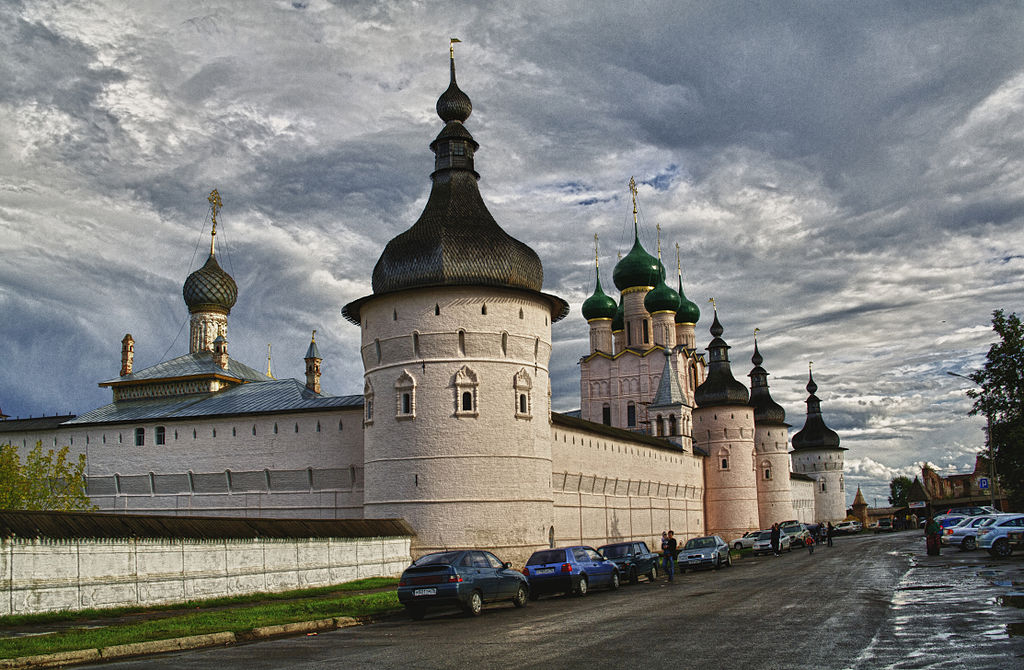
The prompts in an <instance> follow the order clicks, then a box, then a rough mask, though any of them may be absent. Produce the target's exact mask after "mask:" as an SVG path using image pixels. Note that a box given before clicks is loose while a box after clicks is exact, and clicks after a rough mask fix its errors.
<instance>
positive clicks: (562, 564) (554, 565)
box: [523, 546, 619, 600]
mask: <svg viewBox="0 0 1024 670" xmlns="http://www.w3.org/2000/svg"><path fill="white" fill-rule="evenodd" d="M523 574H524V575H525V576H526V578H527V580H528V581H529V582H530V598H533V599H534V600H536V599H537V598H538V597H540V595H541V594H542V593H574V594H576V595H578V596H585V595H587V592H588V591H589V590H590V588H591V587H594V586H607V587H608V588H611V589H617V588H619V568H618V566H616V565H615V563H613V562H612V561H609V560H608V559H607V558H605V557H604V556H602V555H601V554H599V553H597V551H595V550H594V549H593V548H591V547H584V546H576V547H561V548H558V549H541V550H540V551H535V552H533V555H532V556H530V558H529V560H527V561H526V567H524V568H523Z"/></svg>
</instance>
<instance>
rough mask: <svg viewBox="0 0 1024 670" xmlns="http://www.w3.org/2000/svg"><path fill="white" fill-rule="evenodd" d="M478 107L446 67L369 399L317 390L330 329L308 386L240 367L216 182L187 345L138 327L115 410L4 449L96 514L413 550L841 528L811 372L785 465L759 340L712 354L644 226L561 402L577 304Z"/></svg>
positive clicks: (377, 324)
mask: <svg viewBox="0 0 1024 670" xmlns="http://www.w3.org/2000/svg"><path fill="white" fill-rule="evenodd" d="M471 112H472V104H471V102H470V99H469V97H468V96H467V95H466V94H465V93H464V92H463V91H462V90H461V89H460V88H459V86H458V84H457V83H456V78H455V61H454V57H452V59H451V62H450V85H449V87H448V89H447V90H446V91H445V92H444V93H443V94H442V95H441V97H440V99H439V100H438V102H437V113H438V115H439V117H440V118H441V121H442V123H443V128H442V129H441V131H440V133H439V134H438V135H437V137H436V138H435V139H434V141H433V142H432V143H431V144H430V148H431V150H432V151H433V153H434V156H435V164H434V172H433V173H432V174H431V180H432V187H431V192H430V195H429V198H428V201H427V204H426V206H425V208H424V211H423V213H422V214H421V216H420V218H419V219H418V220H417V221H416V222H415V223H414V224H413V225H412V227H410V228H409V229H408V230H407V231H405V232H404V233H402V234H400V235H399V236H397V237H396V238H394V239H393V240H391V241H390V242H388V243H387V245H386V246H385V247H384V250H383V252H382V254H381V256H380V258H379V260H378V261H377V264H376V266H375V268H374V270H373V276H372V293H370V294H369V295H367V296H365V297H363V298H360V299H358V300H355V301H353V302H351V303H349V304H347V305H345V306H344V308H343V309H342V314H343V315H344V316H345V318H346V319H348V320H349V321H350V322H351V323H352V324H354V326H356V327H358V328H359V329H360V350H359V355H360V357H361V359H362V363H363V370H364V376H363V393H362V394H361V395H353V396H329V395H325V394H323V393H322V392H321V389H320V376H321V363H322V360H321V358H320V355H319V352H318V349H317V346H316V339H315V333H314V336H313V337H312V338H311V341H310V344H309V347H308V349H307V351H306V354H305V357H304V359H305V369H306V379H305V380H304V381H300V380H293V379H288V380H277V379H274V378H273V377H271V376H270V374H269V369H268V371H267V373H266V374H264V373H261V372H259V371H257V370H255V369H253V368H251V367H248V366H246V365H245V364H243V363H240V362H238V361H236V360H234V359H232V358H230V356H229V355H228V348H229V340H228V332H227V327H228V317H229V314H230V311H231V308H232V307H233V306H234V303H235V299H236V298H237V291H238V287H237V286H236V285H235V282H234V280H233V279H232V278H231V277H230V276H229V275H228V274H227V273H226V272H225V271H224V270H223V269H222V268H220V266H219V264H218V263H217V260H216V249H215V246H214V241H213V240H215V237H214V236H215V235H216V214H217V210H218V208H219V204H220V203H219V199H215V198H214V195H215V193H214V194H211V206H212V208H213V214H214V228H213V235H212V236H211V244H210V255H209V258H208V260H207V262H206V264H205V265H204V266H203V267H202V268H200V269H199V270H197V271H196V272H194V273H192V275H190V276H189V277H188V279H187V280H186V282H185V286H184V288H183V297H184V299H185V303H186V306H187V308H188V312H189V319H190V324H191V329H190V350H189V353H188V354H185V355H183V356H180V357H178V358H175V359H172V360H170V361H165V362H162V363H159V364H157V365H155V366H152V367H150V368H146V369H143V370H135V368H134V355H135V345H136V343H135V341H134V340H133V339H132V337H131V336H130V335H128V336H126V337H125V338H124V340H123V341H122V343H121V369H120V374H119V375H118V376H117V377H115V378H113V379H110V380H108V381H105V382H103V383H102V384H101V385H104V386H109V387H110V388H111V389H112V393H113V402H112V403H111V404H109V405H106V406H104V407H101V408H98V409H96V410H93V411H91V412H88V413H86V414H84V415H81V416H78V417H74V418H72V419H70V420H67V421H62V422H61V423H60V424H59V425H49V426H40V425H39V424H21V423H20V422H18V421H3V422H0V441H3V442H8V441H9V442H12V443H15V444H18V445H19V446H23V447H25V448H31V446H32V445H34V443H35V441H36V440H42V441H43V443H44V446H49V445H50V444H51V443H52V444H53V445H58V444H60V445H63V444H69V445H71V447H72V450H73V451H77V452H81V453H84V454H85V455H86V457H87V489H88V490H87V492H88V494H89V495H90V497H91V498H92V500H93V502H94V503H96V504H97V505H98V506H99V507H100V508H101V509H103V510H112V511H122V512H134V513H146V512H149V513H165V514H166V513H170V514H188V515H232V516H262V517H308V518H393V517H400V518H403V519H405V520H406V521H408V522H409V523H410V525H411V526H412V527H413V528H414V529H415V530H416V533H417V536H416V538H415V540H414V544H413V549H414V552H417V553H423V552H427V551H431V550H435V549H445V548H449V549H450V548H457V547H485V548H489V549H493V550H495V551H497V552H499V555H501V556H508V557H509V558H510V559H513V560H523V559H525V557H526V556H528V555H529V554H530V553H531V552H532V551H534V550H535V549H537V548H541V547H548V546H555V545H557V544H565V543H584V544H594V545H597V544H599V543H603V542H607V541H616V540H620V539H633V538H635V539H643V540H646V541H647V542H648V543H649V544H651V545H652V546H656V540H657V538H658V537H659V536H660V533H661V531H663V530H668V529H670V528H671V529H673V530H675V531H676V534H677V536H679V537H681V538H683V539H685V538H686V537H688V536H698V535H705V534H711V533H716V534H720V535H722V536H723V537H725V539H726V540H731V539H733V538H734V537H736V536H738V535H739V534H742V533H743V532H745V531H748V530H753V529H756V528H763V527H766V526H768V525H770V524H771V523H773V522H775V521H783V520H787V519H799V520H802V521H808V522H812V521H827V520H831V521H838V520H840V519H842V518H843V517H844V516H845V493H844V482H843V474H842V473H843V466H842V452H843V449H842V448H840V447H839V439H838V436H837V435H836V434H835V433H834V432H833V431H831V430H829V429H828V428H827V427H826V426H825V425H824V422H823V420H822V418H821V411H820V401H819V400H818V399H817V397H816V396H815V395H814V393H815V391H816V387H814V389H812V385H813V380H811V382H810V384H809V385H808V392H809V393H810V397H809V398H808V415H807V416H808V419H807V425H806V426H805V427H804V429H803V430H802V431H800V432H799V433H797V434H796V435H795V436H794V438H793V449H794V450H793V453H792V460H793V467H792V468H791V465H790V458H791V454H790V450H789V440H788V425H787V424H786V423H785V412H784V411H783V410H782V408H781V407H780V406H778V405H777V404H776V403H775V402H774V401H773V400H772V399H771V396H770V394H769V392H768V385H767V372H766V371H765V370H764V368H762V367H761V363H762V359H761V355H760V353H759V352H758V351H757V350H756V347H755V354H754V358H753V359H752V361H753V362H754V368H753V369H752V371H751V373H750V377H751V388H750V389H748V388H747V386H746V385H745V384H743V383H741V382H739V381H737V380H736V379H735V378H734V376H733V373H732V371H731V367H730V365H731V364H730V361H729V355H728V350H729V346H728V344H726V342H725V340H724V339H723V337H722V336H723V334H724V328H723V326H722V325H721V323H720V321H719V317H718V314H717V311H716V312H715V314H714V317H713V324H712V326H711V328H710V334H711V336H712V337H711V340H710V342H709V344H708V345H707V347H706V352H707V355H706V356H705V354H704V353H702V352H701V351H700V350H699V347H698V339H699V336H698V332H697V330H696V324H697V322H698V320H699V318H700V310H699V309H698V308H697V305H696V304H694V303H693V302H691V301H690V300H688V299H687V298H686V296H685V295H684V294H683V289H682V280H681V276H680V277H679V278H678V279H677V281H676V284H677V288H675V289H673V288H671V287H670V286H669V285H668V283H667V282H666V272H665V267H664V265H663V263H662V261H661V259H660V249H659V251H658V257H655V256H652V255H650V254H648V253H647V252H646V251H645V250H644V249H643V246H642V245H641V244H640V242H639V236H638V234H637V230H636V227H634V245H633V248H632V250H631V251H630V252H629V254H627V255H626V256H625V257H623V258H622V259H620V260H619V262H618V263H617V265H616V266H615V268H614V271H613V280H614V283H615V286H616V288H617V289H618V291H619V292H620V296H619V299H618V300H615V299H614V298H613V297H611V296H608V295H606V294H605V293H604V290H603V288H602V286H601V282H600V272H599V268H598V272H597V276H596V281H595V291H594V294H593V295H592V296H591V297H590V298H588V299H587V301H586V302H585V303H584V304H583V308H582V313H583V317H584V318H585V319H586V320H587V322H588V324H589V328H590V351H589V352H587V353H585V354H584V355H583V357H582V359H581V379H580V389H581V394H580V408H581V409H580V415H579V416H578V417H577V416H573V415H565V414H560V413H555V412H552V411H551V383H550V379H549V361H550V356H551V349H552V328H553V327H555V324H557V323H558V322H559V321H560V320H562V319H564V318H565V317H566V316H567V315H568V314H569V306H568V304H567V303H566V302H565V301H564V300H563V299H561V298H559V297H557V296H554V295H551V294H548V293H545V292H543V290H542V286H543V268H542V266H541V262H540V259H539V257H538V256H537V254H536V253H535V252H534V251H533V250H532V249H531V248H530V247H529V246H527V245H526V244H524V243H522V242H520V241H518V240H516V239H514V238H512V237H511V236H509V235H508V234H507V233H506V232H505V231H504V230H502V229H501V227H500V226H499V225H498V223H497V222H496V221H495V220H494V218H493V217H492V216H491V214H490V213H489V212H488V210H487V207H486V205H485V204H484V201H483V198H482V196H481V194H480V191H479V189H478V184H477V180H478V178H479V175H478V174H477V172H476V171H475V168H474V154H475V152H476V151H477V150H478V149H479V145H478V144H477V142H476V141H475V140H474V139H473V136H472V135H471V134H470V132H469V130H468V129H467V128H466V125H465V123H466V121H467V119H468V118H469V116H470V114H471ZM635 197H636V194H635V190H634V215H635ZM634 226H636V219H635V216H634ZM659 246H660V245H659ZM677 271H678V258H677Z"/></svg>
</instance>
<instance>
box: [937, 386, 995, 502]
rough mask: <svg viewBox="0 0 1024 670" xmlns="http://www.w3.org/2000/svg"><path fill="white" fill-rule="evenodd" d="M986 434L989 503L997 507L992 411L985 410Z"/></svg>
mask: <svg viewBox="0 0 1024 670" xmlns="http://www.w3.org/2000/svg"><path fill="white" fill-rule="evenodd" d="M946 374H947V375H949V376H951V377H960V378H961V379H966V380H967V381H969V382H971V383H972V384H974V383H975V382H974V380H973V379H971V378H970V377H968V376H967V375H962V374H959V373H956V372H949V371H948V370H947V371H946ZM985 436H986V438H987V440H986V441H987V442H988V495H989V501H990V502H989V504H990V505H991V506H992V507H993V508H995V506H996V459H995V454H994V453H993V452H992V412H991V411H990V410H987V409H986V410H985Z"/></svg>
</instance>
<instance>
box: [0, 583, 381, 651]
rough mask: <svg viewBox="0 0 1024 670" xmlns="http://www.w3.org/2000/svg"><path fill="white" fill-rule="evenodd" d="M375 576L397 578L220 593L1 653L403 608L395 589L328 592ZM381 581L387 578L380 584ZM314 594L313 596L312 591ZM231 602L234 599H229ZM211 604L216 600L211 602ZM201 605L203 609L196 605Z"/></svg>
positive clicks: (12, 645) (8, 643) (23, 640)
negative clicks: (160, 613)
mask: <svg viewBox="0 0 1024 670" xmlns="http://www.w3.org/2000/svg"><path fill="white" fill-rule="evenodd" d="M370 581H373V582H374V583H375V586H390V585H394V583H395V582H396V580H394V579H387V580H361V581H360V582H351V583H349V584H344V585H339V586H337V587H327V588H324V589H309V590H304V591H301V592H290V593H291V595H290V596H289V595H288V594H257V595H253V596H246V597H244V598H219V599H216V600H212V601H203V602H202V603H201V604H200V605H198V606H197V605H196V604H195V603H192V604H191V608H192V609H191V610H188V609H187V608H185V607H183V606H177V607H175V608H164V609H165V610H168V609H171V610H173V609H181V610H182V613H181V614H180V615H177V616H169V617H164V618H160V619H151V620H144V621H138V622H132V623H124V624H116V625H112V626H105V627H102V628H71V629H68V630H66V631H62V632H57V633H52V634H48V635H39V636H30V637H16V638H3V639H0V658H17V657H19V656H34V655H36V654H48V653H54V652H59V651H73V650H78V649H95V648H101V647H108V646H111V645H116V644H128V643H133V642H145V641H149V640H166V639H171V638H176V637H187V636H189V635H202V634H205V633H219V632H222V631H230V632H234V633H244V632H246V631H249V630H252V629H253V628H258V627H260V626H271V625H275V624H283V623H293V622H296V621H310V620H315V619H327V618H330V617H338V616H349V617H365V616H371V615H374V614H381V613H383V612H387V611H390V610H394V609H396V608H398V607H399V603H398V596H397V592H396V591H394V590H390V589H389V590H387V591H381V592H378V593H366V594H354V595H344V596H338V597H324V595H323V594H324V593H332V592H337V591H342V590H358V589H366V588H375V586H367V582H370ZM380 581H383V582H385V583H384V584H379V583H377V582H380ZM297 593H298V594H302V596H303V597H298V598H297V597H296V594H297ZM310 593H312V594H313V595H312V596H310V595H309V594H310ZM282 598H290V599H289V600H287V601H285V602H259V604H253V605H252V606H244V605H240V606H235V607H231V608H229V609H219V610H216V611H209V610H204V609H203V607H211V606H213V607H221V606H223V605H224V604H233V605H238V603H239V602H240V601H241V602H254V601H266V600H271V599H274V600H280V599H282ZM225 601H230V602H227V603H226V602H225ZM209 603H215V604H214V605H209ZM197 607H198V610H197V609H196V608H197ZM96 611H97V612H99V613H101V614H102V615H103V616H108V615H109V614H110V611H109V610H96ZM132 611H134V612H138V611H140V610H139V609H138V608H133V610H132ZM141 611H153V610H152V609H148V610H141ZM36 616H43V615H36ZM11 618H13V617H5V618H4V619H5V620H6V619H11ZM62 620H65V621H66V620H72V621H73V620H84V619H83V617H82V616H81V613H76V616H74V617H65V619H62ZM35 622H36V623H39V622H41V621H40V620H39V619H36V620H35Z"/></svg>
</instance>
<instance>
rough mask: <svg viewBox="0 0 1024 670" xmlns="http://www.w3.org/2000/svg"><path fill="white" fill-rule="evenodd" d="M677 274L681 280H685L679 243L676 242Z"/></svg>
mask: <svg viewBox="0 0 1024 670" xmlns="http://www.w3.org/2000/svg"><path fill="white" fill-rule="evenodd" d="M676 274H678V275H679V281H682V280H683V264H682V263H680V262H679V243H678V242H676Z"/></svg>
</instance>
